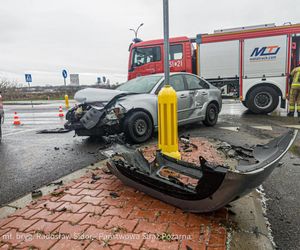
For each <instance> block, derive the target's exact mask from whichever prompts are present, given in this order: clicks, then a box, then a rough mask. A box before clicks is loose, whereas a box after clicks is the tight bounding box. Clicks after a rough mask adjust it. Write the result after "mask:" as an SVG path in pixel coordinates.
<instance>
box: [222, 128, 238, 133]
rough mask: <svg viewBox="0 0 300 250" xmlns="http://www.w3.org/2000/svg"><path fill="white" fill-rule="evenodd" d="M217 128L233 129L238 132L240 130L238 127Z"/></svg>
mask: <svg viewBox="0 0 300 250" xmlns="http://www.w3.org/2000/svg"><path fill="white" fill-rule="evenodd" d="M219 128H220V129H226V130H230V131H234V132H238V131H239V130H240V127H219Z"/></svg>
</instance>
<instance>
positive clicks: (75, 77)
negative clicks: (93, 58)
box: [70, 74, 79, 86]
mask: <svg viewBox="0 0 300 250" xmlns="http://www.w3.org/2000/svg"><path fill="white" fill-rule="evenodd" d="M70 85H74V86H78V85H79V74H70Z"/></svg>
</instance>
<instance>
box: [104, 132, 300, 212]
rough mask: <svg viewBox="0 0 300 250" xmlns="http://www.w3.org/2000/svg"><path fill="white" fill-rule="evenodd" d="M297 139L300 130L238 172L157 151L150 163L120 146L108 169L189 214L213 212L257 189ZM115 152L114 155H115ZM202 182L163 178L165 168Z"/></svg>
mask: <svg viewBox="0 0 300 250" xmlns="http://www.w3.org/2000/svg"><path fill="white" fill-rule="evenodd" d="M296 136H297V131H296V130H295V131H289V132H288V133H286V134H284V135H282V136H280V137H278V138H276V139H274V140H273V141H271V142H270V143H268V144H266V145H258V146H256V147H255V149H254V150H253V157H254V159H255V161H254V163H252V164H249V162H248V163H246V162H243V161H242V160H241V161H240V162H239V164H238V166H237V167H236V169H235V170H231V169H228V168H226V167H225V166H210V165H209V164H208V163H207V162H206V161H205V160H204V159H203V158H201V157H200V166H195V165H192V164H189V163H187V162H182V161H177V160H175V159H172V158H169V157H167V156H165V155H163V154H161V153H160V152H157V155H156V159H155V162H154V164H150V163H149V162H148V161H147V160H146V159H145V158H144V157H143V155H142V154H141V153H140V152H139V151H138V150H134V149H131V148H128V147H125V146H120V145H117V146H115V147H114V148H111V149H110V150H108V151H105V152H106V154H107V155H110V160H109V162H108V167H109V169H110V170H111V172H112V173H113V174H114V175H116V176H117V177H118V178H119V179H120V180H121V181H122V182H124V183H125V184H126V185H129V186H132V187H134V188H136V189H138V190H140V191H142V192H145V193H146V194H149V195H151V196H153V197H155V198H157V199H159V200H162V201H164V202H167V203H170V204H172V205H174V206H176V207H179V208H181V209H183V210H184V211H189V212H198V213H199V212H210V211H214V210H217V209H219V208H221V207H223V206H225V205H226V204H228V203H230V202H231V201H233V200H236V199H238V198H240V197H242V196H244V195H246V194H248V193H249V192H251V191H252V190H253V189H254V188H256V187H258V186H259V185H261V184H262V182H263V181H264V180H265V179H266V178H267V177H268V176H269V175H270V174H271V172H272V171H273V170H274V168H275V167H276V166H277V165H278V164H279V161H280V159H281V158H282V157H283V156H284V155H285V154H286V152H287V151H288V149H289V148H290V147H291V145H292V144H293V142H294V140H295V138H296ZM112 152H113V153H112ZM165 167H168V168H169V169H171V170H172V171H175V172H177V173H180V174H183V175H185V176H188V177H191V178H194V179H198V184H197V185H196V186H195V187H191V186H189V185H186V184H183V183H181V182H180V181H178V180H176V179H174V178H170V177H171V176H169V177H162V176H161V175H160V174H159V173H160V171H161V169H162V168H165Z"/></svg>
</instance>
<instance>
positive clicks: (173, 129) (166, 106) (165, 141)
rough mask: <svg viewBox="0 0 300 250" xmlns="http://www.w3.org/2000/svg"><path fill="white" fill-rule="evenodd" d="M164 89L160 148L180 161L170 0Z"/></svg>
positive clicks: (166, 1) (166, 3)
mask: <svg viewBox="0 0 300 250" xmlns="http://www.w3.org/2000/svg"><path fill="white" fill-rule="evenodd" d="M163 9H164V11H163V13H164V52H165V53H164V72H165V81H164V87H163V88H162V89H161V90H160V91H159V93H158V148H159V149H160V150H161V152H162V153H163V154H165V155H168V156H170V157H172V158H175V159H180V158H181V155H180V153H179V150H178V148H179V147H178V119H177V94H176V91H175V90H174V89H173V88H172V87H171V85H170V64H169V47H170V44H169V0H163Z"/></svg>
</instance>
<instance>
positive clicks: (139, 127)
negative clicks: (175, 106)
mask: <svg viewBox="0 0 300 250" xmlns="http://www.w3.org/2000/svg"><path fill="white" fill-rule="evenodd" d="M124 132H125V135H126V137H127V138H128V139H129V140H130V141H132V142H134V143H142V142H145V141H147V140H149V139H150V138H151V137H152V134H153V123H152V120H151V118H150V117H149V115H148V114H146V113H145V112H143V111H136V112H133V113H131V114H130V115H129V116H128V117H127V118H126V120H125V122H124Z"/></svg>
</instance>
